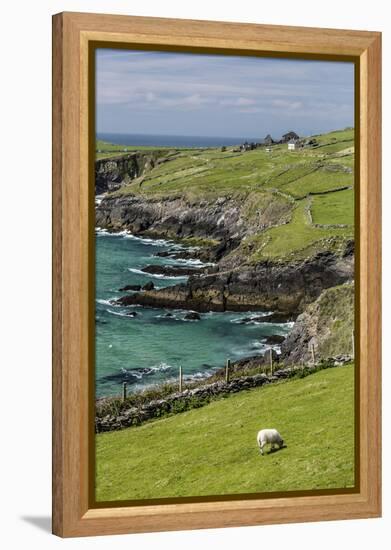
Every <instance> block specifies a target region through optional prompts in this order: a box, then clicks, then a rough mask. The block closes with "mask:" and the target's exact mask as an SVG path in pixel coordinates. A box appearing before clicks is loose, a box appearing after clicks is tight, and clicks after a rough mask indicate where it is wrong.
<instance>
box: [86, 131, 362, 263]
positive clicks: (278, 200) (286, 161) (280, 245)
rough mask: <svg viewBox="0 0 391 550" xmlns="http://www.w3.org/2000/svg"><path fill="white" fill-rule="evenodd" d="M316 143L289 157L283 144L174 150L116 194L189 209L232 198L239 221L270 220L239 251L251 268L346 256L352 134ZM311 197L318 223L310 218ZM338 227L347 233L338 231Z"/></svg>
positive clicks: (338, 133) (339, 134)
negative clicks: (179, 201) (320, 254)
mask: <svg viewBox="0 0 391 550" xmlns="http://www.w3.org/2000/svg"><path fill="white" fill-rule="evenodd" d="M316 139H317V142H318V146H316V147H313V148H303V149H299V150H297V151H288V149H287V145H286V144H281V145H275V146H273V147H272V151H271V152H267V151H266V148H264V147H261V148H258V149H255V150H253V151H247V152H236V151H234V149H235V148H227V149H226V150H225V151H221V149H219V148H209V149H204V150H202V149H176V150H172V149H170V151H167V154H169V156H170V160H168V161H167V162H164V163H162V164H158V165H157V166H155V167H154V168H153V169H152V170H151V171H150V172H148V173H147V174H145V175H144V176H143V178H142V181H139V180H135V181H133V182H131V183H129V184H128V185H125V186H123V187H121V189H119V190H118V191H116V192H114V193H113V195H114V196H121V195H143V196H145V197H146V198H159V199H160V198H169V197H182V198H184V199H187V200H188V201H189V202H190V203H191V202H194V201H198V200H200V199H202V200H209V201H210V200H214V199H216V198H217V197H224V196H227V197H230V198H232V197H235V198H236V200H237V203H238V204H240V205H241V212H242V215H243V216H244V217H246V218H247V219H248V221H249V222H250V221H251V224H254V226H255V227H256V226H257V223H259V225H260V226H262V227H263V228H264V227H265V221H266V223H270V224H272V225H273V226H274V227H272V228H270V229H266V230H264V229H263V230H262V231H259V232H255V233H254V234H253V235H251V237H249V238H247V239H245V240H244V241H243V242H242V244H241V245H240V247H239V249H238V252H239V253H240V252H241V251H243V250H244V251H245V254H246V257H247V258H249V261H252V262H258V261H261V260H265V259H270V258H273V259H277V260H278V259H286V258H290V259H292V258H293V257H294V258H296V259H302V258H305V257H307V256H308V255H309V254H311V253H312V252H314V251H317V250H322V249H330V248H334V249H337V250H341V249H343V243H344V242H346V240H347V239H350V238H352V237H353V218H354V130H353V129H345V130H341V131H336V132H330V133H329V134H323V135H320V136H316ZM99 147H100V148H101V149H99ZM118 147H119V146H117V145H112V144H107V143H103V142H98V144H97V150H103V149H104V150H105V154H106V155H108V156H110V155H118V153H117V152H116V153H114V152H113V151H117V150H118ZM121 147H122V148H123V146H121ZM125 148H126V147H125ZM127 149H128V151H130V150H135V149H136V148H135V147H127ZM137 149H138V150H148V149H150V150H152V149H153V148H147V147H144V148H143V147H137ZM102 154H103V153H100V155H102ZM310 196H311V204H310V205H309V207H310V211H311V215H312V220H313V224H311V223H310V222H309V220H308V216H307V215H306V208H307V206H308V202H307V201H308V197H310ZM314 224H320V225H323V226H329V227H315V225H314ZM340 224H342V225H344V226H345V227H343V228H338V227H335V226H337V225H340ZM333 226H334V227H333ZM330 240H331V241H332V243H333V244H331V245H330Z"/></svg>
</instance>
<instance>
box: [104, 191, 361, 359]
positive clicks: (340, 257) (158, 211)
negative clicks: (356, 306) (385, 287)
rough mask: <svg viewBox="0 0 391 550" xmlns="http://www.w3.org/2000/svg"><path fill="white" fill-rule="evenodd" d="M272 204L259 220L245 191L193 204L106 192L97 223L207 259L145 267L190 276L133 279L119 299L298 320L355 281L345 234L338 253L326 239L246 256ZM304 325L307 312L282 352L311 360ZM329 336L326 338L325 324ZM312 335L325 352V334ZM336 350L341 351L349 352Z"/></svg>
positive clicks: (175, 253)
mask: <svg viewBox="0 0 391 550" xmlns="http://www.w3.org/2000/svg"><path fill="white" fill-rule="evenodd" d="M273 204H274V203H273V202H270V203H268V206H267V208H265V209H264V210H263V211H262V212H260V214H259V216H258V217H257V218H256V219H254V218H251V217H250V218H248V217H245V216H244V215H243V209H244V208H245V206H244V203H243V198H242V197H234V196H225V197H220V198H217V199H210V200H207V199H197V200H194V201H193V202H192V201H189V200H188V199H186V200H185V199H184V198H182V197H168V198H157V197H145V196H139V195H133V194H129V195H119V196H115V195H112V194H110V193H108V194H107V195H106V197H104V198H103V200H102V201H101V202H100V204H99V205H97V207H96V224H97V226H99V227H101V228H104V229H105V230H107V231H111V232H117V231H124V230H126V231H129V232H130V233H132V234H134V235H136V236H140V237H149V238H163V239H167V240H173V241H175V242H179V243H183V244H184V245H185V247H184V248H183V249H178V248H175V247H173V249H172V250H168V251H163V252H160V253H158V255H159V257H166V258H168V259H171V260H179V259H183V260H199V261H200V262H203V263H204V264H205V263H206V265H203V266H202V265H200V266H197V267H194V266H192V265H186V266H178V265H165V266H156V265H147V266H145V267H144V268H143V272H145V273H150V274H151V276H154V275H155V276H156V275H157V276H159V275H162V276H169V277H173V278H175V277H184V278H187V280H186V282H180V283H179V284H176V285H172V286H167V287H164V288H155V286H154V284H153V282H152V281H150V282H149V283H147V284H146V285H144V286H143V287H142V288H141V287H140V288H137V287H133V288H131V285H129V287H128V288H126V287H124V288H123V290H124V291H127V290H129V291H131V292H129V293H127V294H126V295H124V296H122V297H120V298H119V299H118V300H116V301H115V305H119V306H124V307H132V306H136V305H139V306H144V307H151V308H163V309H183V310H188V311H189V310H190V311H192V312H197V313H205V312H225V311H236V312H244V311H261V312H262V311H263V312H273V315H274V317H272V318H271V319H270V322H277V323H279V322H287V321H292V320H296V319H297V317H298V316H301V315H303V314H304V313H305V312H307V311H308V310H309V308H310V307H311V304H313V303H315V301H316V300H317V299H319V298H320V297H321V296H322V294H323V293H324V292H326V291H327V290H328V289H331V288H337V287H339V286H341V285H345V284H349V283H351V281H352V280H353V279H354V241H353V240H347V241H346V243H345V244H344V247H343V248H342V249H339V250H338V251H336V250H334V249H333V246H332V243H329V245H328V246H329V249H327V243H326V249H324V248H323V249H322V248H321V249H320V250H316V249H315V250H313V251H312V253H311V254H309V255H308V256H307V257H305V258H304V259H295V258H291V259H290V258H289V257H285V258H284V259H281V260H275V261H272V260H262V261H257V262H254V261H253V262H250V261H249V260H248V257H246V256H244V255H243V249H242V248H241V243H242V242H243V240H244V239H246V238H247V237H251V235H253V234H255V233H259V232H262V231H263V230H265V229H267V228H269V227H271V226H273V225H274V224H275V223H276V219H275V216H276V215H277V214H276V211H275V207H274V206H273ZM280 206H281V205H280ZM281 208H282V210H279V211H278V221H279V223H280V224H281V223H283V222H284V215H285V211H284V209H283V207H281ZM287 212H288V210H287ZM197 240H198V241H199V242H200V243H202V245H200V246H195V247H194V246H192V244H190V243H194V241H197ZM186 245H187V246H188V247H189V248H186ZM190 247H191V248H190ZM208 264H209V265H208ZM210 264H212V265H210ZM309 316H310V317H311V313H309ZM262 322H268V320H267V318H265V317H263V318H262ZM306 323H310V320H309V317H307V318H306V319H304V321H303V319H302V320H301V322H300V324H299V328H297V329H296V333H297V331H299V332H300V334H299V335H296V336H295V337H292V338H290V339H288V340H287V341H286V342H284V344H283V346H282V350H283V355H284V356H286V357H290V360H291V361H297V362H300V361H301V360H303V359H308V353H309V345H310V343H311V342H312V340H311V338H313V337H312V336H311V337H308V335H307V332H308V330H307V327H306V326H305V325H306ZM300 335H302V336H300ZM323 336H324V337H326V336H327V330H325V331H324V332H323ZM314 341H315V344H316V345H317V347H319V349H320V350H321V349H322V346H321V345H319V344H321V342H320V340H319V341H318V340H316V339H315V340H314ZM337 347H338V346H337ZM332 351H333V352H336V353H342V352H345V351H346V350H343V349H333V350H332Z"/></svg>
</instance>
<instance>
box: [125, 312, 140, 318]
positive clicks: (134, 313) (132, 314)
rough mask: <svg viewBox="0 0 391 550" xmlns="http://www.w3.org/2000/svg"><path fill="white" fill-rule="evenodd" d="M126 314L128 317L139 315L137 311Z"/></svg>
mask: <svg viewBox="0 0 391 550" xmlns="http://www.w3.org/2000/svg"><path fill="white" fill-rule="evenodd" d="M126 315H127V317H137V311H129V313H127V314H126Z"/></svg>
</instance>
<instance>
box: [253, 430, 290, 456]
mask: <svg viewBox="0 0 391 550" xmlns="http://www.w3.org/2000/svg"><path fill="white" fill-rule="evenodd" d="M257 443H258V445H259V450H260V453H261V455H263V448H264V446H265V445H267V444H268V443H269V444H270V450H271V451H272V450H273V448H274V445H278V448H279V449H281V447H283V445H284V440H283V439H282V437H281V436H280V434H279V433H278V431H277V430H274V429H269V430H261V431H259V432H258V435H257Z"/></svg>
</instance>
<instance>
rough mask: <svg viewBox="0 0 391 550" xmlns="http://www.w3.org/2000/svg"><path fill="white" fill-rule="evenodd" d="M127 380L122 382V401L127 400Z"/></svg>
mask: <svg viewBox="0 0 391 550" xmlns="http://www.w3.org/2000/svg"><path fill="white" fill-rule="evenodd" d="M127 385H128V384H127V382H124V383H123V384H122V401H125V400H126V388H127Z"/></svg>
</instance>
